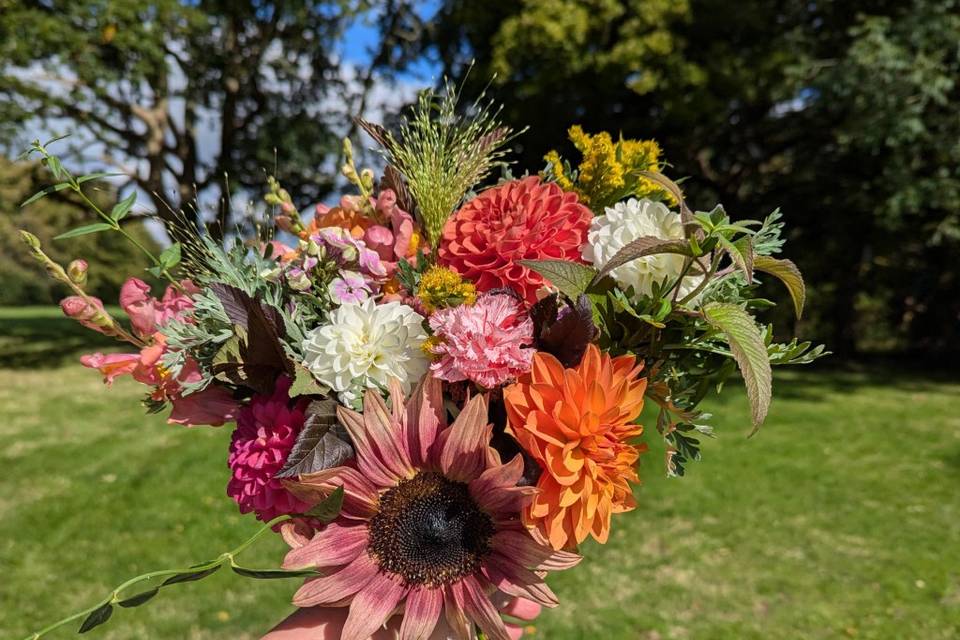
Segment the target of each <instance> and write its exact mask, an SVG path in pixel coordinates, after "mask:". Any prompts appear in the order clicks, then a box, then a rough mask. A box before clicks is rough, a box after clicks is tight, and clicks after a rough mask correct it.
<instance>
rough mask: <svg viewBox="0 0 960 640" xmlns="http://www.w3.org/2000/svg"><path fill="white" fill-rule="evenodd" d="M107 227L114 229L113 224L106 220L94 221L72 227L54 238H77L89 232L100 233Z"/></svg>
mask: <svg viewBox="0 0 960 640" xmlns="http://www.w3.org/2000/svg"><path fill="white" fill-rule="evenodd" d="M107 229H113V226H112V225H110V224H107V223H106V222H94V223H93V224H88V225H85V226H82V227H77V228H76V229H71V230H70V231H67V232H66V233H61V234H60V235H58V236H57V237H55V238H54V240H65V239H67V238H76V237H77V236H85V235H87V234H88V233H99V232H100V231H106V230H107Z"/></svg>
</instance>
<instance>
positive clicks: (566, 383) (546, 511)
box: [503, 344, 647, 549]
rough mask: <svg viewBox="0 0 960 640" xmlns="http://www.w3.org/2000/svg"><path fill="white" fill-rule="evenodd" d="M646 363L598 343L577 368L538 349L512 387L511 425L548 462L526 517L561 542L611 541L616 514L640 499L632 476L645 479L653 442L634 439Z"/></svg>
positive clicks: (508, 395)
mask: <svg viewBox="0 0 960 640" xmlns="http://www.w3.org/2000/svg"><path fill="white" fill-rule="evenodd" d="M641 368H642V365H638V364H637V363H636V360H635V358H633V356H620V357H618V358H611V357H610V356H609V355H608V354H606V353H601V352H600V350H599V349H598V348H597V347H596V345H593V344H591V345H589V346H588V347H587V351H586V353H585V354H584V356H583V359H582V360H581V361H580V364H578V365H577V366H576V367H574V368H572V369H565V368H564V366H563V365H562V364H561V363H560V361H559V360H557V359H556V358H555V357H553V356H552V355H550V354H548V353H543V352H537V354H536V355H534V357H533V367H532V369H531V370H530V373H528V374H526V375H524V376H522V377H520V379H519V380H518V381H517V382H516V383H515V384H513V385H510V386H509V387H507V388H506V389H505V390H504V393H503V399H504V403H505V404H506V407H507V416H508V420H509V429H510V432H511V433H512V434H513V435H514V437H516V439H517V440H518V441H519V442H520V445H521V446H522V447H523V448H524V449H525V450H526V451H527V452H528V453H529V454H530V455H531V456H533V458H534V459H535V460H536V461H537V462H538V463H539V464H540V466H541V467H542V468H543V473H542V474H541V476H540V479H539V480H538V481H537V489H538V490H539V491H538V492H537V494H536V495H535V496H534V498H533V501H532V502H531V503H530V504H529V505H528V506H527V507H526V508H525V509H524V512H523V518H524V521H525V522H526V524H527V525H528V526H529V527H530V528H531V529H532V530H534V531H535V532H537V533H538V535H539V536H542V538H543V539H545V540H547V541H549V543H550V546H552V547H553V548H554V549H571V548H575V547H576V546H577V545H578V544H579V543H581V542H583V541H584V540H585V539H586V538H587V536H591V535H592V536H593V537H594V538H595V539H596V540H597V541H599V542H601V543H603V542H606V541H607V536H608V535H609V533H610V516H611V515H612V514H614V513H622V512H624V511H630V510H631V509H633V508H634V507H635V506H636V502H635V501H634V499H633V492H632V489H631V487H630V484H629V483H631V482H639V480H640V479H639V477H638V476H637V472H636V469H635V466H636V462H637V459H638V458H639V456H640V453H641V452H642V451H643V450H644V448H645V447H643V446H635V445H633V444H631V443H630V439H632V438H635V437H637V436H639V435H640V434H641V433H642V432H643V427H641V426H640V425H637V424H634V423H633V421H634V420H636V418H637V416H639V415H640V411H641V410H642V409H643V393H644V390H645V389H646V386H647V384H646V379H644V378H640V377H639V373H640V370H641Z"/></svg>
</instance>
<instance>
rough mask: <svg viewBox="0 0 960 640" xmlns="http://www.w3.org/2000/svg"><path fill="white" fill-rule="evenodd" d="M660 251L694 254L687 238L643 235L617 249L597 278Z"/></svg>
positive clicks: (686, 254) (685, 254)
mask: <svg viewBox="0 0 960 640" xmlns="http://www.w3.org/2000/svg"><path fill="white" fill-rule="evenodd" d="M658 253H678V254H680V255H684V256H693V250H692V249H691V248H690V243H689V242H687V241H686V240H664V239H663V238H658V237H656V236H641V237H639V238H637V239H636V240H634V241H633V242H629V243H627V244H626V245H624V247H623V248H622V249H620V251H617V252H616V253H615V254H614V255H613V257H611V258H610V259H609V260H608V261H607V263H606V264H604V265H603V268H602V269H600V272H599V273H598V274H597V276H596V278H595V280H599V279H600V278H603V277H604V276H606V275H607V274H609V273H610V272H611V271H613V270H614V269H616V268H617V267H620V266H623V265H625V264H627V263H628V262H630V261H632V260H636V259H638V258H643V257H646V256H652V255H656V254H658Z"/></svg>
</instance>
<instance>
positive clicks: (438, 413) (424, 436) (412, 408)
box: [403, 374, 445, 467]
mask: <svg viewBox="0 0 960 640" xmlns="http://www.w3.org/2000/svg"><path fill="white" fill-rule="evenodd" d="M442 384H443V383H441V382H440V380H437V379H436V378H434V377H433V376H432V375H430V374H427V375H426V376H424V377H423V378H422V379H421V380H420V384H418V385H417V388H416V389H414V391H413V394H412V395H411V396H410V401H409V402H408V403H407V408H406V413H405V415H404V419H403V428H404V431H405V436H406V440H407V448H408V450H409V451H410V458H411V462H413V464H414V465H415V466H418V467H421V466H424V465H426V464H428V463H429V462H430V449H431V448H432V447H433V445H434V442H435V441H436V439H437V434H438V433H439V432H440V429H441V428H442V427H443V425H444V414H445V410H444V408H443V391H442Z"/></svg>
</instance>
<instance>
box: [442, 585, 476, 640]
mask: <svg viewBox="0 0 960 640" xmlns="http://www.w3.org/2000/svg"><path fill="white" fill-rule="evenodd" d="M464 602H465V596H464V593H463V584H462V583H461V582H454V583H452V584H448V585H447V586H445V587H444V588H443V613H444V616H445V617H446V619H447V624H448V625H449V626H450V628H451V629H453V634H454V637H456V638H471V637H473V628H472V626H473V625H471V624H470V620H469V619H468V618H467V614H466V613H464V610H463V607H464Z"/></svg>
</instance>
